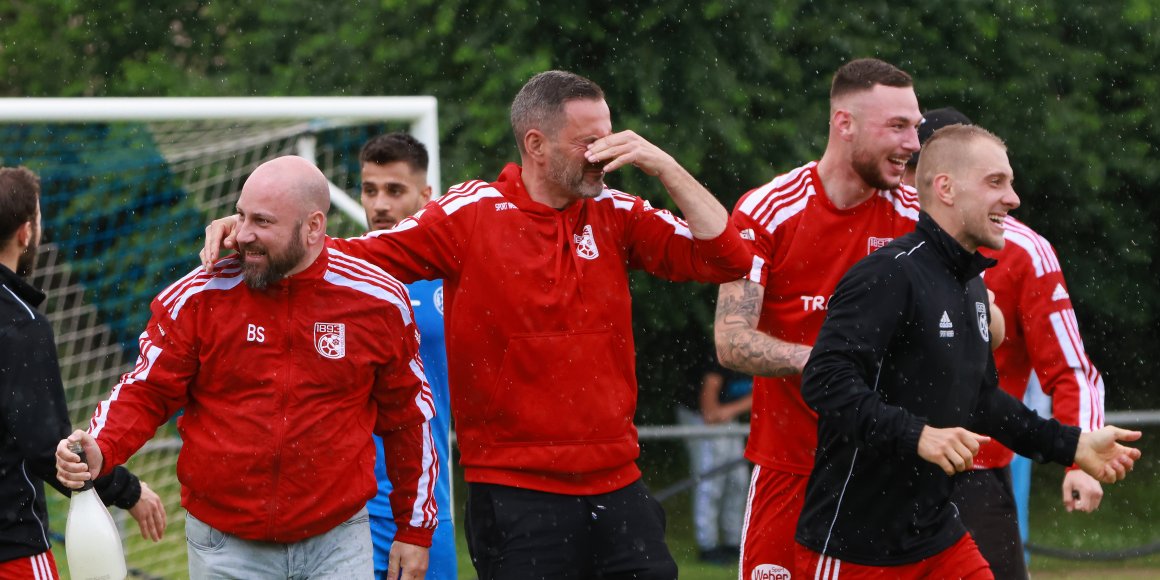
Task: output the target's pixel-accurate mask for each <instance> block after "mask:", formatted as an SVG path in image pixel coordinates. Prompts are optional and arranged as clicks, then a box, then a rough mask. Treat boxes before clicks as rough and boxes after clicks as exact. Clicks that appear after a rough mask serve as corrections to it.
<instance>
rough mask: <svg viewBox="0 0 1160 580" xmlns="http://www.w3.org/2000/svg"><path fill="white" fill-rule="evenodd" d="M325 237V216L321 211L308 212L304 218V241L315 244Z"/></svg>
mask: <svg viewBox="0 0 1160 580" xmlns="http://www.w3.org/2000/svg"><path fill="white" fill-rule="evenodd" d="M324 236H326V214H325V213H323V212H321V211H313V212H310V215H309V216H307V218H306V241H307V242H308V243H310V244H316V243H318V242H320V241H322V239H323V237H324Z"/></svg>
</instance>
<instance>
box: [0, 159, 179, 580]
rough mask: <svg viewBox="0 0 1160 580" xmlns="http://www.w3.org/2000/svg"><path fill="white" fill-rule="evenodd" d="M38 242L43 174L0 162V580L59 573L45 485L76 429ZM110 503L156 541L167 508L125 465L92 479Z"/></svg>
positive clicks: (53, 481)
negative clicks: (44, 308) (61, 446)
mask: <svg viewBox="0 0 1160 580" xmlns="http://www.w3.org/2000/svg"><path fill="white" fill-rule="evenodd" d="M39 242H40V180H39V179H38V178H37V177H36V175H35V174H33V173H32V172H31V171H29V170H28V169H25V168H23V167H17V168H8V167H5V168H0V578H56V577H57V573H56V564H55V562H54V561H53V558H52V552H50V551H49V548H50V546H49V542H48V513H47V511H46V508H45V498H44V483H43V482H45V481H47V482H48V483H49V484H50V485H52V486H53V487H55V488H57V489H58V490H60V492H61V493H63V494H65V495H68V494H69V490H68V489H66V488H65V487H63V486H62V485H61V484H60V483H59V482H58V481H57V479H56V457H55V453H56V444H57V442H58V441H60V440H61V438H63V437H65V436H67V435H68V434H69V432H71V431H72V427H71V425H70V424H69V418H68V408H67V406H66V405H65V398H64V388H63V387H62V386H61V379H60V369H59V367H58V366H57V360H56V341H55V339H54V338H53V333H52V326H51V325H49V323H48V320H46V319H45V318H44V315H42V314H40V313H39V312H37V311H36V307H37V306H38V305H39V304H40V303H41V302H42V301H43V300H44V294H43V293H41V292H40V291H39V290H37V289H35V288H33V287H32V286H30V285H29V284H28V283H27V282H25V281H24V279H23V278H24V277H25V276H27V275H28V274H29V273H31V271H32V266H33V262H34V260H35V259H36V249H37V246H38V245H39ZM96 487H97V493H98V494H99V495H100V496H101V499H103V500H104V501H105V502H106V503H107V504H109V505H116V506H118V507H121V508H124V509H128V510H129V513H130V514H132V515H133V517H134V519H136V520H137V523H138V524H139V525H140V527H141V535H142V536H144V537H146V538H148V539H151V540H153V541H157V540H159V539H161V535H162V533H163V532H164V531H165V507H164V506H163V505H162V503H161V499H160V498H159V497H158V496H157V494H156V493H154V492H153V491H152V490H150V489H149V486H148V485H146V484H145V482H142V481H139V480H138V479H137V477H136V476H135V475H133V474H132V473H129V472H128V471H127V470H125V469H124V468H120V469H118V470H117V471H114V472H113V473H112V474H110V475H108V476H107V477H104V478H101V479H98V480H97V481H96Z"/></svg>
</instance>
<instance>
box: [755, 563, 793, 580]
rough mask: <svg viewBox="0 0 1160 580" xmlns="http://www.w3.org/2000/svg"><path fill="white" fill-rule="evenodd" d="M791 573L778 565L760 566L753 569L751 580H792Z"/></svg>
mask: <svg viewBox="0 0 1160 580" xmlns="http://www.w3.org/2000/svg"><path fill="white" fill-rule="evenodd" d="M790 577H791V575H790V572H789V570H786V569H785V568H782V567H781V566H778V565H777V564H760V565H758V566H757V567H756V568H754V569H753V572H752V573H751V574H750V575H749V580H790Z"/></svg>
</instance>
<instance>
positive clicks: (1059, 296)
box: [1051, 284, 1071, 302]
mask: <svg viewBox="0 0 1160 580" xmlns="http://www.w3.org/2000/svg"><path fill="white" fill-rule="evenodd" d="M1069 298H1071V296H1069V295H1068V293H1067V290H1066V289H1065V288H1064V287H1063V284H1056V285H1055V292H1052V293H1051V301H1052V302H1058V301H1060V300H1067V299H1069Z"/></svg>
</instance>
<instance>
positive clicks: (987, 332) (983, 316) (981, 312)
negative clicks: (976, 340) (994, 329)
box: [975, 302, 991, 342]
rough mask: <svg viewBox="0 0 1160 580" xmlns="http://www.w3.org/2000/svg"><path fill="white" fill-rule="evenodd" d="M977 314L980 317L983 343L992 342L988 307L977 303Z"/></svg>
mask: <svg viewBox="0 0 1160 580" xmlns="http://www.w3.org/2000/svg"><path fill="white" fill-rule="evenodd" d="M975 314H976V315H977V316H978V317H979V334H981V335H982V336H983V342H991V327H990V326H989V325H988V324H987V305H986V304H983V303H982V302H976V303H975Z"/></svg>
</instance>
